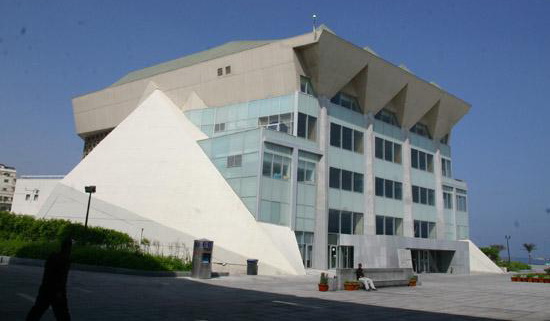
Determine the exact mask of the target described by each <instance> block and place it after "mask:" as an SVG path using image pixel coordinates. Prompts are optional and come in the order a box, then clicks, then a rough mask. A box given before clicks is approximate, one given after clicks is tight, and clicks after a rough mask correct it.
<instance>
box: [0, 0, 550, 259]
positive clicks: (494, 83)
mask: <svg viewBox="0 0 550 321" xmlns="http://www.w3.org/2000/svg"><path fill="white" fill-rule="evenodd" d="M313 13H316V14H317V15H318V17H319V21H320V23H324V24H326V25H328V26H329V27H330V28H331V29H332V30H334V31H335V32H336V33H337V34H338V35H340V36H342V37H344V38H346V39H348V40H349V41H351V42H353V43H355V44H357V45H359V46H367V45H368V46H370V47H371V48H373V49H374V50H375V51H376V52H377V53H378V54H380V55H381V56H382V57H384V58H386V59H387V60H389V61H391V62H393V63H395V64H400V63H404V64H406V65H407V66H408V68H409V69H411V70H412V71H413V72H414V73H415V74H417V75H419V76H420V77H422V78H424V79H426V80H433V81H435V82H437V83H438V84H439V85H440V86H441V87H443V88H444V89H446V90H447V91H449V92H451V93H453V94H455V95H457V96H458V97H461V98H462V99H464V100H466V101H468V102H469V103H471V104H472V109H471V111H470V113H469V114H468V115H467V116H466V117H465V118H464V119H463V120H462V121H461V122H460V123H459V124H458V125H457V126H456V127H455V129H454V131H453V137H452V143H451V145H452V152H453V165H454V173H455V176H456V177H457V178H461V179H464V180H466V181H467V182H468V184H469V193H470V195H469V206H470V226H471V231H470V232H471V238H472V239H473V240H474V241H475V242H476V243H477V244H478V245H480V246H482V245H488V244H493V243H500V244H503V243H505V240H504V235H505V234H510V235H512V240H511V241H512V246H511V249H512V256H521V257H525V256H526V253H525V251H523V250H521V244H522V243H526V242H532V243H535V244H536V245H537V246H538V248H539V250H538V251H536V252H535V255H538V256H540V255H546V256H550V213H547V211H546V209H547V208H550V169H549V166H550V126H548V121H549V120H550V103H549V99H548V96H547V95H548V93H549V92H550V1H502V0H498V1H497V0H495V1H477V0H476V1H306V0H304V1H297V0H293V1H180V0H178V1H74V0H71V1H61V0H56V1H53V0H52V1H11V0H1V1H0V163H6V164H8V165H12V166H15V167H17V169H18V172H19V174H66V173H67V172H68V171H70V170H71V169H72V168H73V167H74V166H75V165H76V164H77V163H78V161H79V160H80V157H81V150H82V145H83V144H82V141H81V140H80V138H78V137H77V136H76V135H75V133H74V123H73V116H72V110H71V98H72V97H75V96H78V95H81V94H83V93H87V92H90V91H94V90H98V89H101V88H103V87H106V86H108V85H110V84H111V83H113V82H115V81H116V80H117V79H118V78H120V77H122V76H123V75H124V74H126V73H127V72H129V71H130V70H134V69H139V68H142V67H146V66H150V65H153V64H155V63H159V62H162V61H166V60H170V59H174V58H177V57H180V56H184V55H187V54H190V53H193V52H197V51H201V50H204V49H207V48H210V47H213V46H216V45H220V44H222V43H224V42H227V41H231V40H242V39H276V38H285V37H289V36H293V35H297V34H302V33H305V32H308V31H310V30H311V15H312V14H313ZM503 254H504V253H503Z"/></svg>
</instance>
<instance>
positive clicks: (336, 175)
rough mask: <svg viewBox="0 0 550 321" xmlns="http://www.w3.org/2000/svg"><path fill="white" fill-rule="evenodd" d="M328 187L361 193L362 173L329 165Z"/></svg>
mask: <svg viewBox="0 0 550 321" xmlns="http://www.w3.org/2000/svg"><path fill="white" fill-rule="evenodd" d="M329 187H331V188H337V189H342V190H344V191H353V192H357V193H363V174H361V173H355V172H351V171H347V170H344V169H338V168H334V167H331V168H330V169H329Z"/></svg>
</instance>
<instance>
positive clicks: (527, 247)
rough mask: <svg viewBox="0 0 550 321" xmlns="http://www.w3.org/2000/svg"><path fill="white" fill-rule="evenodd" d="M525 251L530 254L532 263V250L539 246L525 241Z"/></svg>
mask: <svg viewBox="0 0 550 321" xmlns="http://www.w3.org/2000/svg"><path fill="white" fill-rule="evenodd" d="M523 247H524V248H525V251H527V253H528V254H529V264H531V252H533V251H534V250H536V249H537V246H536V245H535V244H533V243H523Z"/></svg>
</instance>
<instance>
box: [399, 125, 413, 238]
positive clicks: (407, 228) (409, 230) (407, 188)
mask: <svg viewBox="0 0 550 321" xmlns="http://www.w3.org/2000/svg"><path fill="white" fill-rule="evenodd" d="M405 135H406V136H405V137H406V138H405V141H404V142H403V145H402V147H401V148H402V153H403V159H402V163H403V236H405V237H414V222H413V216H412V211H413V210H412V205H413V201H412V183H411V142H410V138H409V135H408V133H405Z"/></svg>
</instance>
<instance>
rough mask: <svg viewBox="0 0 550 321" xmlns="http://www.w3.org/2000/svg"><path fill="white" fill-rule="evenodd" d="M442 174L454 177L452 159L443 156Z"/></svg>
mask: <svg viewBox="0 0 550 321" xmlns="http://www.w3.org/2000/svg"><path fill="white" fill-rule="evenodd" d="M441 175H443V176H445V177H449V178H452V177H453V172H452V169H451V160H450V159H446V158H441Z"/></svg>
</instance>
